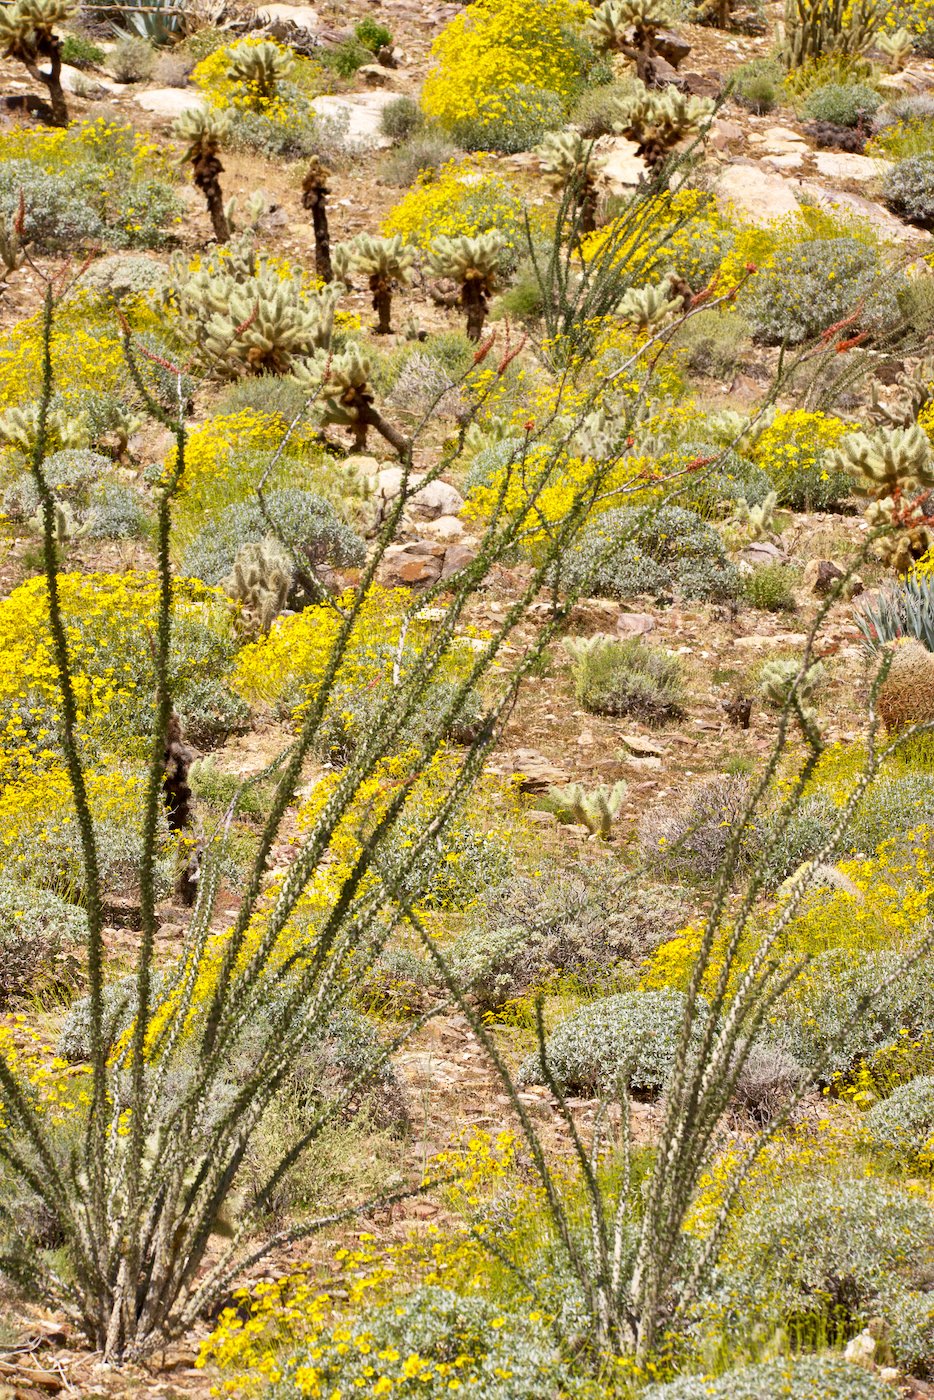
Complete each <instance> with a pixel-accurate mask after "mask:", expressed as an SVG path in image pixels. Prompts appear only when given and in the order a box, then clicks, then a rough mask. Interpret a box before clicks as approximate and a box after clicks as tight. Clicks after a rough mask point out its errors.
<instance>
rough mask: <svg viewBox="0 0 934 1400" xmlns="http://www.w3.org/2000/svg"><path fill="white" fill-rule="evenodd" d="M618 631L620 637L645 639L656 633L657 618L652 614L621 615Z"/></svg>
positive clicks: (617, 623) (617, 621)
mask: <svg viewBox="0 0 934 1400" xmlns="http://www.w3.org/2000/svg"><path fill="white" fill-rule="evenodd" d="M616 631H617V633H618V635H619V636H620V637H644V636H646V635H647V633H649V632H654V631H655V618H654V617H652V615H651V613H620V615H619V617H618V618H617V619H616Z"/></svg>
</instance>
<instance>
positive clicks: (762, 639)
mask: <svg viewBox="0 0 934 1400" xmlns="http://www.w3.org/2000/svg"><path fill="white" fill-rule="evenodd" d="M806 643H807V636H806V635H805V633H804V632H774V633H771V634H766V635H764V636H763V635H762V634H760V633H758V632H757V633H754V634H753V635H751V636H749V637H734V638H733V645H734V647H739V649H740V651H768V650H769V648H770V647H788V648H790V649H792V650H798V649H800V648H801V647H803V646H804V645H805V644H806Z"/></svg>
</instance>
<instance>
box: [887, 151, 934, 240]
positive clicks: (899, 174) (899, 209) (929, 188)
mask: <svg viewBox="0 0 934 1400" xmlns="http://www.w3.org/2000/svg"><path fill="white" fill-rule="evenodd" d="M882 198H883V199H884V200H885V203H886V204H887V205H888V206H889V208H890V209H891V210H892V212H893V213H894V214H898V216H899V218H902V219H907V220H908V222H909V223H912V224H919V225H920V226H921V228H931V227H934V154H925V155H918V156H908V157H906V159H905V160H900V161H898V162H897V164H896V165H895V166H893V168H892V169H891V170H890V171H888V173H887V174H886V176H885V180H884V182H883V186H882Z"/></svg>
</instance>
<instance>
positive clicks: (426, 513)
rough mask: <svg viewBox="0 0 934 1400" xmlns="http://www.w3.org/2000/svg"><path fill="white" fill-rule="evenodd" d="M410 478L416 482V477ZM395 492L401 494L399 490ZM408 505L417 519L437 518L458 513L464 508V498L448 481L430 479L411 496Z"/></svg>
mask: <svg viewBox="0 0 934 1400" xmlns="http://www.w3.org/2000/svg"><path fill="white" fill-rule="evenodd" d="M409 479H410V481H412V482H413V483H414V480H415V478H414V477H410V478H409ZM420 479H421V478H419V480H420ZM395 494H396V495H398V494H399V493H398V490H397V491H396V493H395ZM407 505H408V507H409V509H410V510H411V512H412V514H413V515H414V516H415V517H416V519H420V520H437V519H438V518H439V516H442V515H457V513H458V511H460V510H462V509H463V506H464V498H463V496H462V495H461V493H460V492H459V491H458V489H457V487H456V486H451V484H450V483H449V482H447V481H429V482H428V485H427V486H422V487H420V488H419V490H418V491H416V492H415V494H414V495H413V496H411V497H410V498H409V500H408V502H407Z"/></svg>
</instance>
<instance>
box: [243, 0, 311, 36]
mask: <svg viewBox="0 0 934 1400" xmlns="http://www.w3.org/2000/svg"><path fill="white" fill-rule="evenodd" d="M256 17H257V19H259V20H260V22H261V23H262V24H273V23H275V22H276V21H278V22H279V23H281V24H294V25H295V27H296V29H307V30H309V32H311V31H314V30H316V29H318V28H319V26H320V20H319V18H318V12H317V10H313V9H312V8H311V6H310V5H279V4H274V5H264V6H263V7H262V9H259V10H257V12H256Z"/></svg>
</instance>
